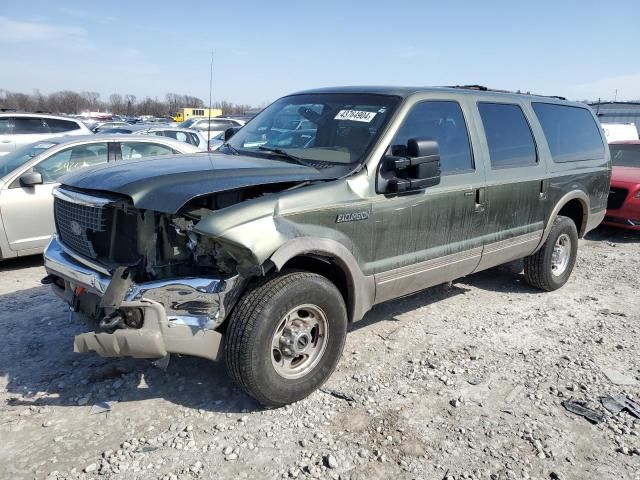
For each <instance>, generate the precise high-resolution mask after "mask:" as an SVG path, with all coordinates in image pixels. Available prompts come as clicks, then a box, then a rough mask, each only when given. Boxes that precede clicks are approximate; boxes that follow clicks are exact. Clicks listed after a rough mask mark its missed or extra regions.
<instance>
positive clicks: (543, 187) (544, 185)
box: [540, 178, 549, 200]
mask: <svg viewBox="0 0 640 480" xmlns="http://www.w3.org/2000/svg"><path fill="white" fill-rule="evenodd" d="M548 189H549V180H547V179H546V178H545V179H544V180H540V200H546V199H547V190H548Z"/></svg>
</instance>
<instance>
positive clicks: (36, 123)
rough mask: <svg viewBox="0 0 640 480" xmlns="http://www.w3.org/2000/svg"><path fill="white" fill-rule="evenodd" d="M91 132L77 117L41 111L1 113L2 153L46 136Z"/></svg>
mask: <svg viewBox="0 0 640 480" xmlns="http://www.w3.org/2000/svg"><path fill="white" fill-rule="evenodd" d="M90 133H91V130H89V129H88V128H87V126H86V125H85V124H84V123H82V121H80V120H79V119H77V118H71V117H63V116H59V115H58V116H57V115H44V114H40V113H0V155H6V154H8V153H11V152H13V151H14V150H16V149H17V148H20V147H21V146H23V145H29V144H30V143H33V142H38V141H40V140H44V139H45V138H51V137H61V136H64V135H88V134H90Z"/></svg>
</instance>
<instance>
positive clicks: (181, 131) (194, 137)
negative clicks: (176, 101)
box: [133, 127, 207, 150]
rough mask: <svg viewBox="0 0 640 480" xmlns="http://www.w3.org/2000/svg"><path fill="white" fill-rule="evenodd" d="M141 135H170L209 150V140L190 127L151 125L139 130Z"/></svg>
mask: <svg viewBox="0 0 640 480" xmlns="http://www.w3.org/2000/svg"><path fill="white" fill-rule="evenodd" d="M133 133H137V134H139V135H157V136H159V137H169V138H173V139H174V140H178V141H179V142H185V143H188V144H191V145H193V146H195V147H198V148H199V149H200V150H207V141H206V140H205V138H204V136H203V135H202V133H200V132H199V131H197V130H192V129H190V128H179V127H151V128H149V129H147V130H138V131H136V132H133Z"/></svg>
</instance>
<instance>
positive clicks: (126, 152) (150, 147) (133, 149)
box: [120, 142, 177, 160]
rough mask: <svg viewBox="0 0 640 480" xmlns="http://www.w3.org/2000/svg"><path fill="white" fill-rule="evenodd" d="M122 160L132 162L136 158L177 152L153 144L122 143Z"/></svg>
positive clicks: (164, 146)
mask: <svg viewBox="0 0 640 480" xmlns="http://www.w3.org/2000/svg"><path fill="white" fill-rule="evenodd" d="M120 146H121V149H122V159H123V160H132V159H135V158H145V157H156V156H159V155H171V154H172V153H177V152H175V151H174V150H173V149H172V148H170V147H167V146H166V145H160V144H158V143H153V142H122V143H121V144H120Z"/></svg>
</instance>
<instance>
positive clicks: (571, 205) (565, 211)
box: [536, 190, 589, 250]
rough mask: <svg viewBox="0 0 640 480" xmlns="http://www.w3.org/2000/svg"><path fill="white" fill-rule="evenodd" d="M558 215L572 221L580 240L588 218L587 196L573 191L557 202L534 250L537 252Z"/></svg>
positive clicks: (578, 191) (579, 191)
mask: <svg viewBox="0 0 640 480" xmlns="http://www.w3.org/2000/svg"><path fill="white" fill-rule="evenodd" d="M559 215H561V216H564V217H568V218H570V219H571V220H573V222H574V223H575V224H576V229H577V230H578V238H582V237H583V236H584V235H585V233H586V229H587V220H588V218H589V197H588V196H587V194H586V193H584V192H583V191H582V190H573V191H571V192H569V193H567V194H565V195H564V196H562V197H561V198H560V200H558V202H557V203H556V205H555V206H554V207H553V210H552V211H551V214H550V215H549V218H548V220H547V224H546V226H545V228H544V232H543V234H542V238H541V239H540V243H539V244H538V247H537V248H536V250H539V249H540V248H541V247H542V245H543V244H544V242H545V241H546V240H547V237H548V236H549V233H550V232H551V229H552V228H553V225H554V222H555V221H556V218H558V216H559Z"/></svg>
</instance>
